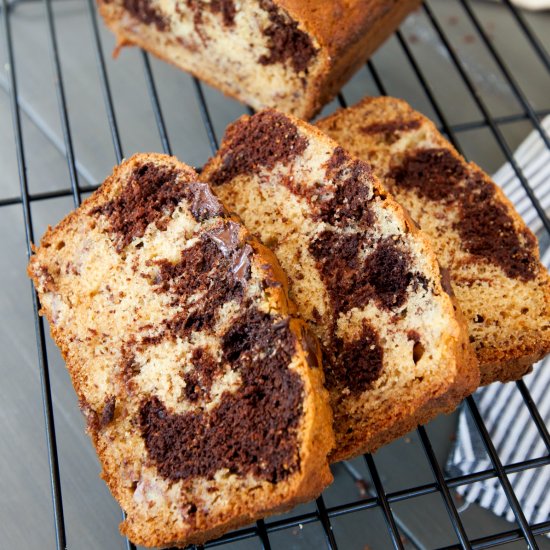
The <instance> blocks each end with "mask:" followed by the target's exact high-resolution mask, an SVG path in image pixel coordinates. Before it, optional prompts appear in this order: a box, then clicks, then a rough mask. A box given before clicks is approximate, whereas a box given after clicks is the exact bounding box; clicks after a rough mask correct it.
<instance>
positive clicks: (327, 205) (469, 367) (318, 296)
mask: <svg viewBox="0 0 550 550" xmlns="http://www.w3.org/2000/svg"><path fill="white" fill-rule="evenodd" d="M202 176H203V177H204V178H206V179H207V180H208V181H209V182H210V183H211V185H212V186H213V190H214V191H215V192H216V194H217V195H218V196H219V197H220V199H221V200H222V201H223V202H224V203H225V204H226V205H227V207H228V208H230V209H233V210H235V211H236V212H237V213H238V214H239V216H241V217H242V219H243V221H244V223H245V224H246V226H247V227H248V228H249V229H250V231H252V232H254V233H257V234H258V235H259V236H260V238H261V239H262V241H263V242H264V243H265V244H266V245H267V246H269V247H270V248H271V249H272V250H273V251H274V253H275V254H276V256H277V258H278V259H279V261H280V262H281V265H282V267H283V268H284V269H285V270H286V272H287V274H288V276H289V279H290V289H291V298H292V299H293V300H294V301H295V302H296V304H297V306H298V310H299V312H300V314H301V315H302V317H303V318H304V319H305V320H306V321H307V323H308V324H309V326H310V327H311V330H312V331H313V332H315V334H316V335H317V336H318V338H319V339H320V341H321V344H322V347H323V351H324V368H325V373H326V379H327V387H328V389H329V392H330V397H331V404H332V407H333V412H334V426H335V433H336V448H335V450H334V452H333V453H332V455H331V459H332V460H334V461H336V460H341V459H345V458H350V457H352V456H355V455H357V454H359V453H362V452H366V451H374V450H375V449H377V448H378V447H379V446H381V445H383V444H384V443H387V442H388V441H391V440H392V439H394V438H396V437H399V436H401V435H403V434H404V433H406V432H407V431H409V430H411V429H412V428H414V427H416V425H417V424H418V423H423V422H426V421H427V420H429V419H431V418H433V417H434V416H435V415H436V414H438V413H440V412H443V411H450V410H452V409H453V408H455V407H456V405H457V404H458V403H459V402H460V401H461V399H462V398H463V397H464V396H466V395H468V394H469V393H470V392H471V391H473V389H474V388H476V387H477V384H478V382H479V372H478V369H477V365H476V361H475V358H474V355H473V351H472V350H471V349H470V345H469V344H468V341H467V334H466V329H465V326H464V323H463V321H462V320H461V317H460V314H459V312H458V311H457V312H455V308H454V307H453V301H452V298H451V297H450V296H449V294H447V291H448V290H449V289H448V287H445V281H443V284H442V281H441V280H440V270H439V266H438V263H437V260H436V257H435V254H434V253H433V251H432V249H431V248H430V246H429V243H428V241H427V239H426V238H425V237H424V235H423V234H422V233H421V232H419V230H418V229H417V228H416V227H415V225H414V223H413V222H412V221H411V220H410V218H409V217H408V216H407V214H406V213H405V212H404V210H403V209H402V208H401V207H400V206H399V205H398V204H397V203H396V202H395V201H394V200H393V199H392V198H391V196H390V195H389V194H388V193H387V192H386V191H385V190H384V189H383V188H382V187H381V185H380V184H379V182H378V180H377V179H376V177H375V176H374V174H373V173H372V171H371V169H370V167H369V166H368V165H367V164H366V163H365V162H363V161H361V160H358V159H356V158H354V157H352V156H350V155H349V154H348V153H347V152H346V151H345V150H343V149H342V148H341V147H339V146H338V145H337V144H336V143H335V142H334V141H332V140H331V139H329V138H328V137H327V136H325V135H324V134H322V133H321V132H320V131H319V130H317V129H316V128H314V127H312V126H310V125H308V124H307V123H304V122H302V121H299V120H297V119H295V118H293V117H290V116H285V115H283V114H281V113H279V112H276V111H273V110H267V111H262V112H260V113H258V114H256V115H254V116H252V117H248V116H245V117H242V118H241V119H239V120H238V121H237V122H236V123H234V124H233V125H232V126H230V127H229V129H228V130H227V133H226V136H225V138H224V140H223V143H222V146H221V148H220V150H219V152H218V154H217V155H216V156H215V157H214V158H213V159H211V160H210V161H209V162H208V164H207V165H206V167H205V169H204V172H203V173H202ZM445 288H447V291H446V290H445Z"/></svg>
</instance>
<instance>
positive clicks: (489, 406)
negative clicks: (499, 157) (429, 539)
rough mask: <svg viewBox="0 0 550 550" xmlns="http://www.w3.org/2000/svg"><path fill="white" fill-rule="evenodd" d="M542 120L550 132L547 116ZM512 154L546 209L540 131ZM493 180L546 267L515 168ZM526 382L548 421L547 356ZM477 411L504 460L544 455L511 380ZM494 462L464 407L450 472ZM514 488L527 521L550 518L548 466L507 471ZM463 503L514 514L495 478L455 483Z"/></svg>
mask: <svg viewBox="0 0 550 550" xmlns="http://www.w3.org/2000/svg"><path fill="white" fill-rule="evenodd" d="M542 126H543V127H544V129H545V131H546V133H547V135H548V134H550V116H548V117H546V118H545V119H544V120H543V122H542ZM514 156H515V159H516V161H517V163H518V164H519V166H520V167H521V169H522V171H523V173H524V175H525V177H526V178H527V180H528V181H529V184H530V186H531V187H532V188H533V190H534V192H535V194H536V196H537V197H538V199H539V200H540V201H541V204H542V206H543V208H544V210H545V211H546V212H550V150H548V148H547V147H546V146H545V144H544V142H543V141H542V139H541V137H540V134H539V133H538V132H537V131H533V132H532V133H531V134H530V135H529V136H528V137H527V138H526V139H525V141H524V142H523V143H522V144H521V145H520V147H519V148H518V149H517V151H516V153H515V155H514ZM494 180H495V181H496V182H497V183H498V184H499V185H500V186H501V187H502V188H503V190H504V192H505V193H506V194H507V195H508V197H509V198H510V199H511V200H512V202H513V203H514V204H515V206H516V208H517V210H518V212H519V213H520V214H521V216H522V217H523V219H524V220H525V221H526V223H527V224H528V225H529V227H530V228H531V230H532V231H533V232H534V233H536V234H538V235H539V236H540V237H541V239H540V242H541V248H542V249H543V250H542V261H543V263H544V265H545V266H546V267H547V268H549V267H550V246H549V245H550V243H549V240H548V238H547V237H546V236H544V233H545V231H544V228H543V226H542V221H541V220H540V218H539V216H538V214H537V212H536V210H535V209H534V208H533V205H532V203H531V201H530V200H529V198H528V197H527V195H526V194H525V191H524V189H523V188H522V186H521V184H520V182H519V180H518V178H517V176H516V174H515V172H514V170H513V168H512V167H511V166H510V164H509V163H507V164H505V165H504V166H503V167H502V168H500V169H499V170H498V172H497V173H496V174H495V175H494ZM524 382H525V384H526V386H527V388H528V389H529V392H530V393H531V395H532V397H533V400H534V401H535V403H536V404H537V405H538V409H539V412H540V415H541V417H542V419H543V420H544V422H545V424H546V425H547V426H548V425H550V393H549V392H548V388H549V387H550V358H547V359H545V360H543V361H541V362H540V363H538V364H537V365H536V366H535V368H534V369H533V372H532V373H531V374H529V375H528V376H526V377H524ZM474 399H475V401H476V403H477V406H478V408H479V412H480V414H481V416H482V418H483V420H484V421H485V425H486V426H487V430H488V431H489V434H490V436H491V439H492V441H493V444H494V446H495V448H496V450H497V452H498V455H499V457H500V459H501V461H502V463H503V464H511V463H514V462H519V461H522V460H525V459H529V458H537V457H541V456H544V455H545V454H546V452H547V450H546V447H545V444H544V441H543V440H542V438H541V437H540V435H539V433H538V430H537V428H536V426H535V424H534V422H533V421H532V419H531V416H530V414H529V411H528V409H527V407H526V406H525V404H524V402H523V399H522V397H521V394H520V393H519V391H518V389H517V387H516V385H515V384H500V383H495V384H492V385H491V386H488V387H486V388H482V389H479V390H478V391H477V392H476V393H475V394H474ZM490 468H492V464H491V461H490V459H489V457H488V455H487V453H486V452H485V447H484V445H483V441H482V439H481V437H480V436H479V433H478V431H477V429H476V427H475V424H474V422H473V420H472V418H471V417H470V415H469V414H468V413H467V411H466V408H463V410H462V411H461V413H460V415H459V420H458V434H457V441H456V444H455V445H454V447H453V449H452V451H451V454H450V456H449V459H448V462H447V470H448V472H449V473H450V474H451V475H453V476H455V475H463V474H468V473H471V472H477V471H481V470H486V469H490ZM509 479H510V482H511V484H512V486H513V488H514V492H515V494H516V496H517V498H518V500H519V502H520V505H521V507H522V509H523V512H524V514H525V517H526V519H527V521H529V523H540V522H544V521H548V520H549V519H550V467H543V468H531V469H529V470H524V471H523V472H519V473H517V474H511V475H510V476H509ZM457 492H458V493H459V494H460V495H462V497H463V498H464V500H465V501H466V503H472V502H476V503H477V504H479V505H480V506H483V507H484V508H487V509H490V510H492V511H493V512H494V513H495V514H497V515H499V516H502V517H504V518H506V519H507V520H508V521H514V514H513V512H512V509H511V508H510V506H509V505H508V500H507V499H506V496H505V494H504V491H503V490H502V488H501V486H500V482H499V481H498V479H497V478H493V479H489V480H486V481H483V482H478V483H471V484H468V485H462V486H460V487H458V489H457Z"/></svg>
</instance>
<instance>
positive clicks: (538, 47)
mask: <svg viewBox="0 0 550 550" xmlns="http://www.w3.org/2000/svg"><path fill="white" fill-rule="evenodd" d="M24 1H41V2H43V3H44V6H45V14H46V17H45V22H44V24H45V25H46V27H47V29H48V36H49V45H50V56H51V61H52V67H53V73H54V76H55V79H54V82H55V84H54V85H55V88H56V90H55V91H56V94H57V103H58V111H59V120H60V124H61V130H62V135H63V144H64V153H65V157H66V162H67V167H68V174H69V182H70V186H68V187H67V188H64V189H61V190H55V191H47V192H40V193H34V194H32V193H30V191H29V185H28V181H27V161H26V157H25V140H24V135H23V128H22V121H21V104H20V98H19V94H18V87H17V78H16V70H15V54H14V46H13V40H12V27H11V23H10V15H11V12H12V10H13V8H14V6H15V5H16V4H17V3H18V2H24ZM86 4H87V12H88V19H89V24H90V29H91V33H92V37H93V47H94V50H95V57H96V62H97V77H98V78H99V83H100V86H101V92H102V96H103V101H104V106H105V112H106V117H107V120H108V124H109V130H110V135H111V138H112V143H113V149H114V155H115V158H116V160H117V162H120V161H121V160H122V158H123V156H124V153H123V148H122V142H121V137H120V133H119V128H118V124H117V118H116V115H115V109H114V105H113V93H112V89H111V84H110V80H109V76H108V72H107V69H106V62H105V57H104V50H103V45H102V40H101V36H100V32H99V24H98V18H97V14H96V10H95V6H94V2H93V0H86ZM459 4H460V5H461V7H462V8H463V10H464V11H465V13H466V14H467V16H468V18H469V19H470V22H471V24H472V25H473V27H474V28H475V30H476V32H477V33H478V36H479V38H480V39H481V41H482V43H483V44H484V45H485V47H486V48H487V51H488V52H489V53H490V55H491V56H492V59H493V60H494V62H495V63H496V65H497V66H498V67H499V69H500V71H501V74H502V75H503V77H504V79H505V81H506V82H507V84H508V85H509V87H510V89H511V90H512V91H513V93H514V95H515V97H516V99H517V101H518V103H519V105H520V106H521V109H522V112H521V113H519V114H514V115H506V116H500V117H496V116H492V115H491V112H490V109H489V108H488V106H487V105H486V103H485V102H484V100H483V97H482V95H481V94H480V93H479V92H478V90H477V88H476V84H475V82H474V81H473V80H472V78H471V76H470V75H469V73H468V71H467V69H466V68H465V67H464V65H463V63H462V61H461V59H460V56H459V55H458V53H457V51H456V49H455V48H454V47H453V45H452V43H451V41H450V40H449V38H448V36H447V34H446V32H445V29H444V24H443V23H442V22H441V21H440V20H439V19H438V17H437V16H436V14H435V13H434V10H433V8H432V6H431V5H430V4H428V3H425V4H424V5H423V7H422V10H423V14H424V15H425V17H426V18H427V20H428V21H429V22H430V24H431V26H432V28H433V31H434V32H435V34H436V35H437V37H438V39H439V40H440V41H441V43H442V44H443V46H444V48H445V50H446V52H447V54H448V56H449V58H450V60H451V62H452V64H453V65H454V68H455V70H456V71H457V73H458V74H459V75H460V77H461V79H462V81H463V82H464V84H465V86H466V88H467V89H468V91H469V93H470V94H471V97H472V98H473V100H474V102H475V104H476V105H477V107H478V109H479V112H480V113H481V115H482V116H481V119H480V120H478V121H474V122H468V123H460V124H454V125H453V124H450V123H449V121H448V119H447V117H446V115H445V110H444V109H443V107H442V106H441V105H440V103H439V102H438V100H437V97H436V94H435V93H434V91H433V90H432V87H431V85H430V82H429V80H428V78H427V77H426V76H425V74H424V72H423V69H422V67H421V64H420V63H419V61H418V60H417V58H416V57H415V53H414V51H413V48H411V46H410V44H409V42H408V40H407V38H406V37H405V36H404V35H403V33H402V32H399V31H398V32H397V34H396V38H397V41H398V44H399V47H400V48H401V49H402V51H403V53H404V55H405V56H406V59H407V60H408V62H409V64H410V67H411V68H412V70H413V72H414V75H415V77H416V78H417V80H418V82H419V83H420V85H421V87H422V90H423V91H424V93H425V96H426V98H427V99H428V101H429V103H430V105H431V107H432V108H433V110H434V112H435V113H436V115H437V117H438V119H439V121H440V124H441V129H442V131H443V132H444V133H445V134H446V135H447V137H448V138H449V139H450V141H451V142H452V143H453V145H454V146H455V147H456V148H457V149H458V150H459V151H460V150H461V147H460V141H459V139H458V138H457V134H459V133H460V132H465V131H468V130H473V129H480V128H485V129H488V130H489V131H490V132H491V134H492V136H493V137H494V139H495V140H496V142H497V143H498V146H499V147H500V149H501V151H502V153H503V155H504V156H505V157H506V159H507V160H508V162H509V163H510V165H511V167H512V169H513V170H514V172H515V173H516V175H517V177H518V179H519V181H520V182H521V185H522V186H523V188H524V190H525V192H526V194H527V196H528V197H529V199H530V200H531V202H532V204H533V206H534V208H535V209H536V211H537V213H538V215H539V217H540V220H541V222H542V224H543V226H544V228H545V229H546V231H548V233H549V234H550V220H549V218H548V216H547V214H546V212H545V211H544V208H543V207H542V205H541V203H540V201H539V199H538V198H537V196H536V195H535V193H534V192H533V190H532V188H531V187H530V185H529V182H528V181H527V179H526V178H525V176H524V174H523V173H522V170H521V168H520V167H519V165H518V163H517V162H516V160H515V159H514V156H513V152H512V151H511V149H510V147H509V145H508V144H507V142H506V139H505V137H504V135H503V132H502V129H501V125H502V124H506V123H510V122H515V121H521V120H526V121H529V122H530V123H531V124H532V126H533V127H534V128H535V129H536V130H537V131H538V132H539V133H540V136H541V138H542V139H543V141H544V143H545V144H546V146H547V147H549V148H550V138H549V136H548V135H547V134H546V133H545V131H544V130H543V128H542V126H541V124H540V119H541V117H543V116H545V115H547V114H549V113H550V111H549V110H536V109H535V108H534V107H533V106H532V105H531V104H530V102H529V100H528V98H527V97H526V95H525V94H524V92H523V91H522V87H521V86H520V84H519V83H518V82H517V80H516V78H515V76H514V74H513V71H512V70H511V69H510V67H509V66H508V64H507V62H506V60H505V59H504V58H503V56H502V55H501V54H500V53H499V51H498V50H497V48H496V47H495V46H494V44H493V42H492V40H491V38H490V37H489V35H488V33H487V31H486V29H485V28H484V25H483V23H482V22H481V21H480V20H479V18H478V16H477V15H476V12H475V10H474V9H472V6H471V5H470V1H469V0H460V1H459ZM503 4H504V5H505V6H506V8H507V9H508V10H509V13H510V15H511V17H512V18H513V19H514V21H515V22H516V24H517V26H518V28H519V29H520V30H521V32H522V33H523V35H524V37H525V39H526V40H527V42H528V43H529V45H530V47H531V48H532V50H533V52H535V54H536V56H537V57H538V58H539V60H540V62H541V63H542V64H543V66H545V67H546V69H547V70H548V71H550V55H549V54H548V52H547V51H546V49H545V48H544V46H543V44H542V42H541V41H540V39H539V38H538V37H537V35H536V34H535V33H534V32H533V30H532V28H531V26H530V24H529V22H528V21H527V19H526V18H525V17H524V15H523V14H522V13H521V12H520V11H518V9H517V8H516V7H514V6H513V5H512V4H511V3H510V1H509V0H503ZM1 17H2V33H3V35H4V42H5V51H6V55H7V62H8V65H7V71H8V73H9V74H8V77H9V96H10V106H11V112H12V119H13V132H14V141H15V146H16V155H17V166H18V172H19V181H20V194H19V196H13V197H7V198H2V199H0V207H4V206H9V205H14V204H21V207H22V210H23V219H24V226H25V238H26V247H27V255H30V254H31V242H34V240H35V234H34V229H33V219H32V215H31V203H34V202H38V201H45V200H48V199H51V198H56V197H72V200H73V203H74V206H75V207H76V206H78V205H79V204H80V201H81V196H82V194H84V193H86V192H89V191H92V190H93V189H95V186H90V185H81V184H80V183H79V175H78V171H77V168H76V160H75V152H74V148H73V135H72V130H71V122H70V113H69V109H68V105H67V101H66V95H65V84H64V76H63V67H62V63H61V60H60V55H59V50H58V43H57V31H56V23H55V17H54V13H53V10H52V0H13V1H11V2H9V1H8V0H1ZM141 57H142V64H143V70H144V74H145V82H146V86H147V92H148V94H149V98H150V101H151V106H152V110H153V113H154V118H155V121H156V125H157V128H158V132H159V137H160V142H161V145H162V148H163V150H164V152H166V153H169V154H170V153H171V152H172V150H171V144H170V139H169V134H168V131H167V127H166V124H165V120H164V116H163V112H162V107H161V102H160V100H159V95H158V92H157V83H156V81H155V78H154V74H153V71H152V69H151V63H150V60H149V55H148V54H147V53H145V52H142V53H141ZM367 69H368V71H369V72H370V75H371V77H372V80H373V82H374V83H375V84H376V86H377V87H378V91H379V93H380V94H385V93H386V89H385V86H384V82H383V80H382V78H381V76H380V74H379V71H378V69H377V67H376V66H375V63H374V62H372V61H369V62H368V64H367ZM92 77H93V75H90V78H92ZM193 82H194V90H195V93H196V98H197V102H198V106H199V109H200V114H201V117H202V121H203V123H204V127H205V130H206V134H207V136H208V140H209V144H210V147H211V150H212V152H215V151H216V150H217V147H218V142H217V138H216V133H215V131H214V126H213V122H212V118H211V115H210V111H209V107H208V104H207V101H206V99H205V94H204V91H203V88H202V84H201V83H200V82H199V81H198V80H196V79H194V80H193ZM338 99H339V103H340V104H341V105H343V106H344V105H345V104H346V102H345V99H344V97H343V96H342V95H340V96H339V98H338ZM32 295H33V307H34V323H35V332H36V343H37V350H38V369H39V372H40V379H41V392H42V400H43V410H44V420H45V433H46V440H47V451H48V459H49V474H50V483H51V496H52V505H53V518H54V524H55V535H56V547H57V548H58V549H63V548H66V546H67V540H66V531H65V517H64V508H63V495H62V491H61V483H60V466H59V457H58V450H57V442H56V426H55V418H54V413H53V402H52V392H51V387H50V371H49V363H48V356H47V353H46V339H45V327H44V321H43V320H42V319H41V318H40V317H39V316H38V309H39V304H38V299H37V296H36V294H35V292H34V290H32ZM516 384H517V388H518V390H519V392H520V393H521V395H522V397H523V400H524V402H525V405H526V407H527V408H528V410H529V413H530V415H531V417H532V420H533V422H534V423H535V425H536V427H537V429H538V432H539V435H540V438H541V439H542V440H543V442H544V444H545V446H546V451H547V452H546V454H545V456H542V457H538V458H530V459H525V460H522V461H519V462H516V463H513V464H507V465H503V464H502V462H501V460H500V459H499V456H498V453H497V452H496V450H495V447H494V446H493V443H492V442H491V438H490V436H489V434H488V432H487V429H486V427H485V425H484V422H483V419H482V417H481V415H480V413H479V411H478V409H477V407H476V403H475V401H474V399H473V398H472V397H470V398H468V399H467V400H466V404H467V407H468V409H469V412H470V414H471V416H472V418H473V420H474V422H475V425H476V427H477V429H478V431H479V434H480V436H481V438H482V440H483V442H484V444H485V449H486V451H487V454H488V456H489V457H490V460H491V463H492V467H491V468H490V469H487V470H484V471H477V472H472V473H469V474H467V475H462V476H458V477H448V476H446V475H445V473H444V472H443V471H442V468H441V467H440V465H439V463H438V461H437V459H436V456H435V453H434V449H433V447H432V442H431V441H430V438H429V436H428V433H427V431H426V430H425V428H424V427H422V426H420V427H419V428H418V436H419V439H420V442H421V445H422V448H423V450H424V452H425V456H426V460H427V463H428V464H429V467H430V469H431V473H432V475H433V481H432V482H430V483H426V484H423V485H419V486H415V487H412V488H407V489H400V490H397V491H387V490H386V489H385V487H384V484H383V482H382V479H381V477H380V475H379V472H378V469H377V466H376V460H375V459H374V458H373V457H372V456H370V455H366V456H365V457H364V461H365V465H366V468H367V470H368V472H369V474H370V477H371V479H372V482H373V493H372V494H371V495H366V496H364V498H360V499H357V500H352V501H350V502H346V503H343V504H339V505H336V506H327V505H326V503H325V501H324V499H323V497H322V496H321V497H320V498H319V499H317V501H316V509H315V511H312V512H308V513H303V514H300V515H294V516H289V517H285V518H282V519H275V520H273V521H270V522H268V523H265V522H264V521H258V522H257V524H256V526H255V527H249V528H246V529H240V530H238V531H234V532H232V533H229V534H227V535H225V536H224V537H222V538H221V539H219V540H217V541H214V542H211V543H208V544H207V545H206V547H207V548H210V547H216V546H221V545H224V544H226V543H232V542H236V541H241V540H245V539H250V538H256V540H257V541H258V543H259V544H260V545H261V547H262V548H264V549H266V550H268V549H270V548H271V547H272V542H271V541H270V535H272V534H273V533H275V532H277V531H280V530H283V529H288V528H291V527H295V526H299V525H306V524H311V523H315V522H318V523H320V525H321V527H322V529H323V532H324V535H325V541H326V546H327V547H328V548H330V549H334V550H335V549H337V548H338V541H337V537H336V536H335V534H334V532H333V529H332V526H331V520H333V519H335V518H337V517H339V516H343V515H346V514H351V513H353V512H357V511H361V510H370V509H375V508H378V509H380V510H381V512H382V514H383V517H384V520H385V523H386V526H387V529H388V533H389V536H390V540H391V543H392V545H393V546H394V547H395V548H404V543H403V538H402V532H401V529H400V527H399V525H398V522H397V521H396V518H395V516H394V513H393V511H392V505H393V504H395V503H398V502H402V501H406V500H408V499H412V498H415V497H419V496H423V495H429V494H434V493H438V494H439V495H441V497H442V499H443V502H444V504H445V508H446V510H447V513H448V516H449V519H450V522H451V524H452V527H453V529H454V533H455V536H456V543H455V544H454V545H452V546H450V547H449V548H489V547H493V546H497V545H502V544H506V543H509V542H513V541H517V540H523V541H524V542H525V543H526V544H527V546H528V547H529V548H532V549H535V548H538V546H537V540H536V537H537V536H539V535H542V534H546V533H549V532H550V521H546V522H544V523H539V524H534V525H533V524H529V523H528V521H527V519H526V517H525V514H524V511H523V510H522V508H521V506H520V503H519V502H518V499H517V497H516V495H515V494H514V491H513V488H512V485H511V483H510V480H509V478H508V476H509V475H510V474H513V473H517V472H521V471H524V470H528V469H531V468H539V467H542V466H548V465H550V435H549V433H548V428H547V426H546V425H545V423H544V421H543V419H542V418H541V415H540V413H539V411H538V410H537V407H536V404H535V403H534V401H533V399H532V398H531V395H530V393H529V390H528V389H527V387H526V385H525V384H524V382H522V381H519V382H517V383H516ZM495 477H496V478H498V479H499V481H500V484H501V486H502V489H503V491H504V493H505V495H506V497H507V499H508V502H509V505H510V507H511V508H512V510H513V512H514V515H515V517H516V521H517V528H511V529H509V530H506V531H503V532H498V533H494V534H491V535H488V536H483V537H480V538H476V539H470V538H468V534H467V531H466V529H465V526H464V524H463V522H462V520H461V516H460V513H459V512H458V510H457V507H456V505H455V501H454V500H453V497H452V494H451V490H452V489H453V488H456V487H458V486H460V485H465V484H471V483H475V482H479V481H483V480H488V479H491V478H495ZM126 546H127V548H128V550H130V549H133V548H134V546H133V544H131V543H130V542H129V541H126Z"/></svg>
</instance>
